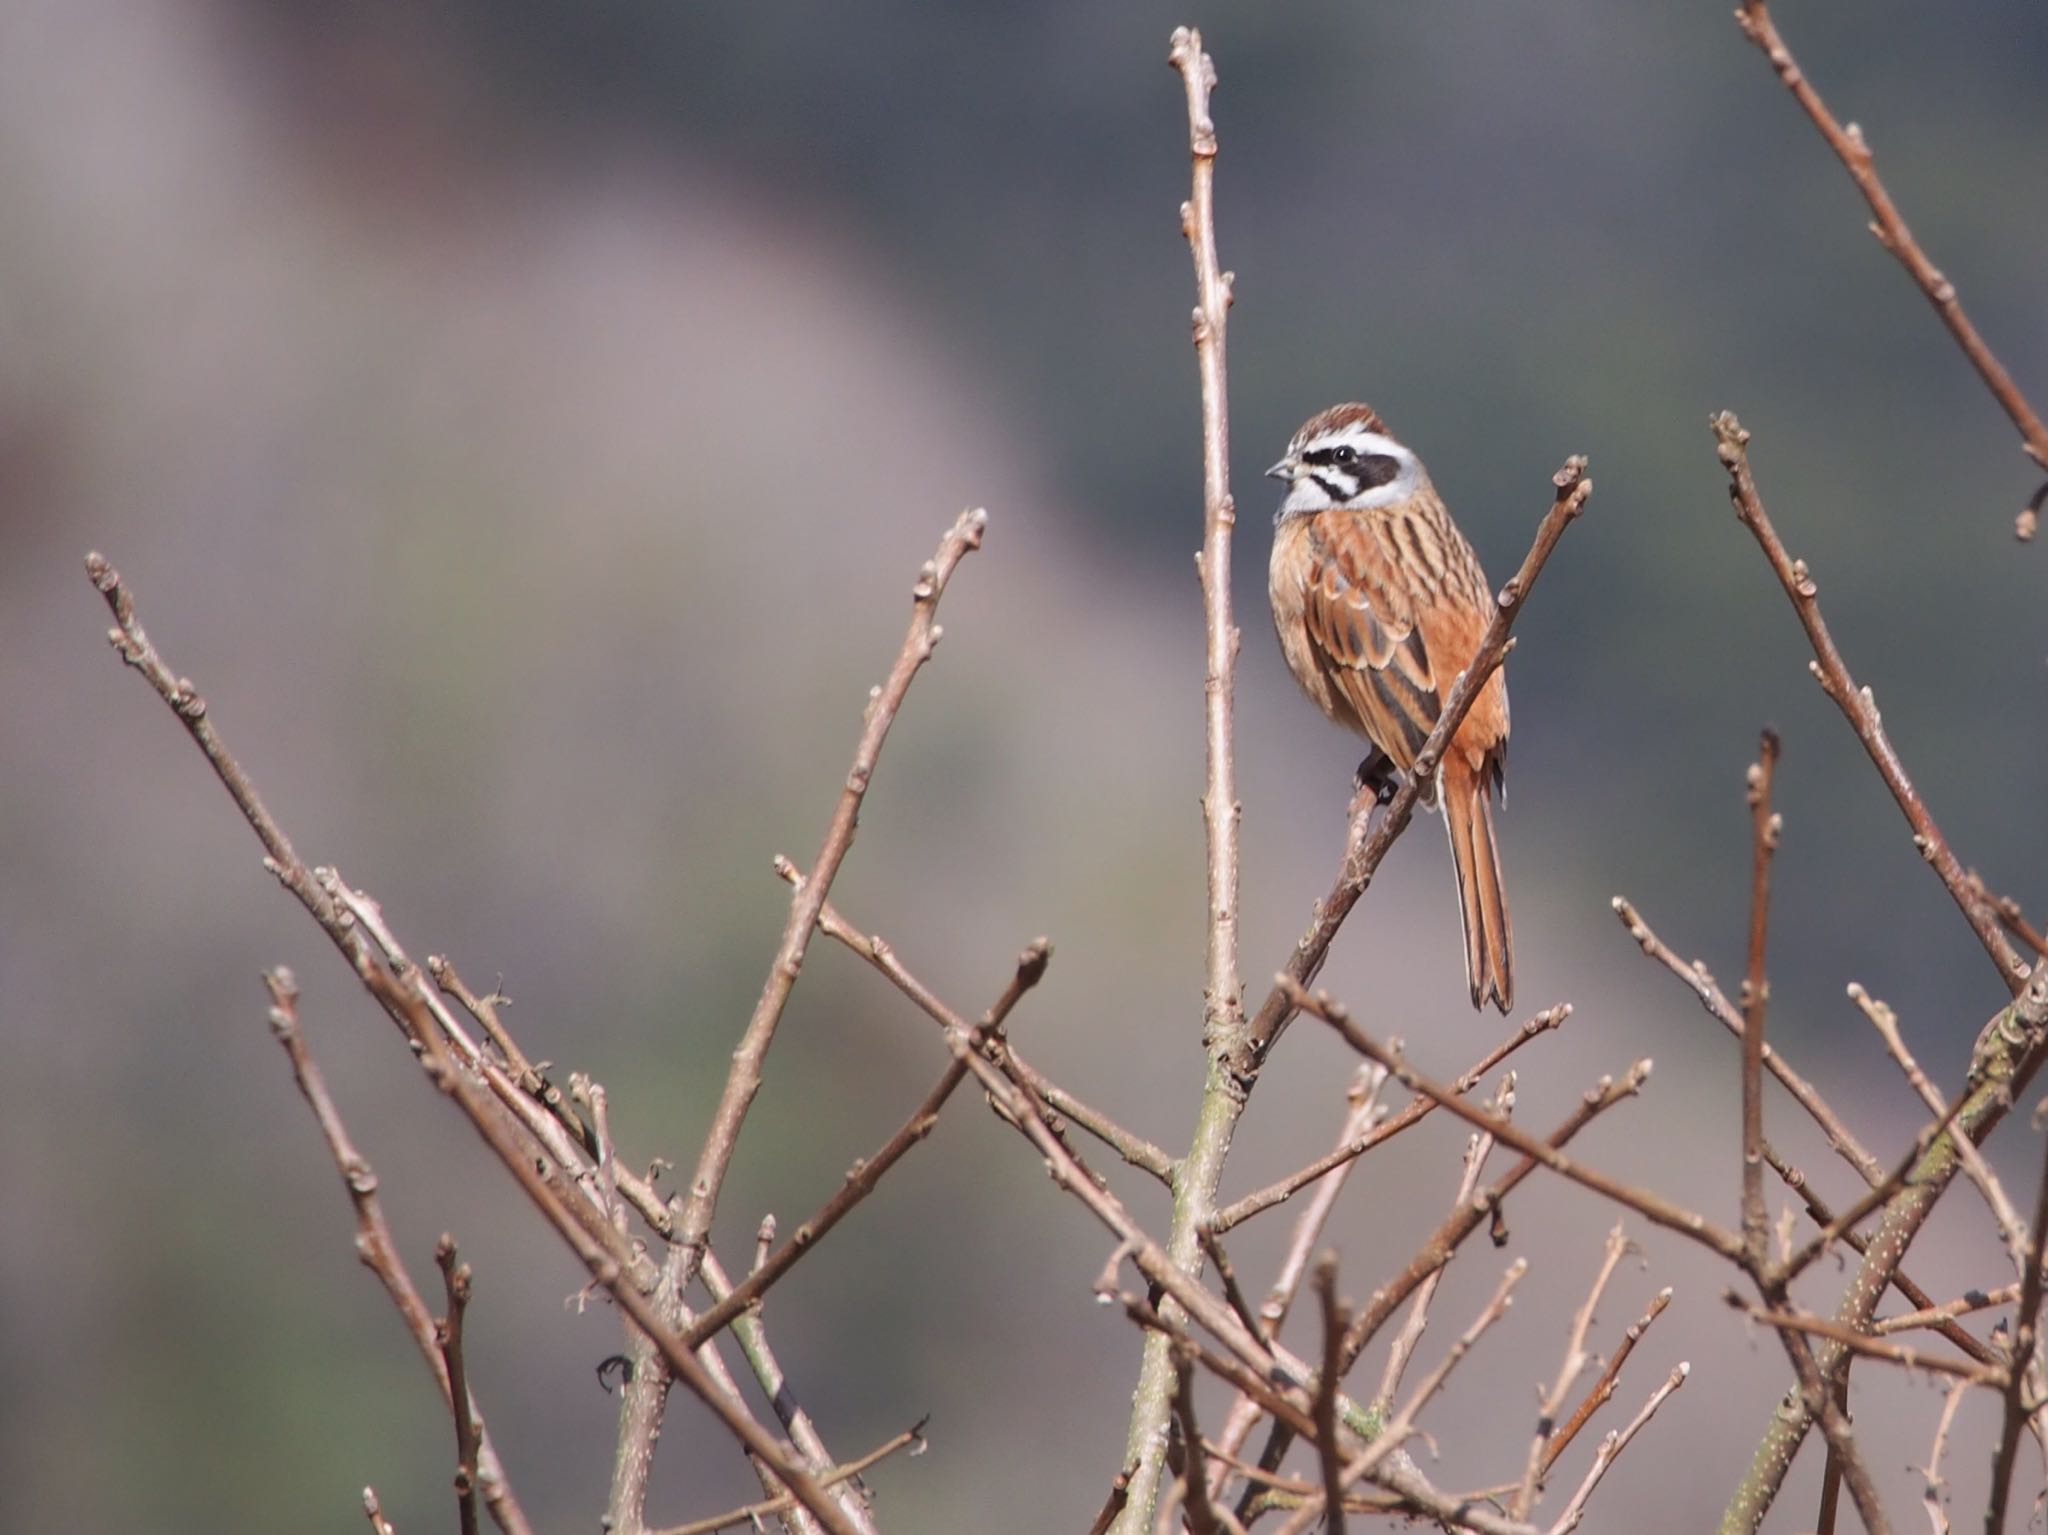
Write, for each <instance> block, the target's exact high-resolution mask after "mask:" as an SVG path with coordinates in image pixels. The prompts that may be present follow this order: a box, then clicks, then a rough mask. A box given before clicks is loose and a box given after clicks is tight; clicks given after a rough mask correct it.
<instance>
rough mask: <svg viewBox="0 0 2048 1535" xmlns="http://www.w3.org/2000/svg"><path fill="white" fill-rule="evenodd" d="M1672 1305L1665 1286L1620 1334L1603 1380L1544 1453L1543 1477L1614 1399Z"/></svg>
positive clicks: (1595, 1383) (1602, 1375)
mask: <svg viewBox="0 0 2048 1535" xmlns="http://www.w3.org/2000/svg"><path fill="white" fill-rule="evenodd" d="M1670 1304H1671V1287H1670V1286H1669V1285H1666V1286H1665V1287H1664V1288H1663V1289H1661V1290H1659V1291H1658V1292H1657V1293H1656V1295H1655V1296H1654V1297H1652V1299H1651V1301H1650V1308H1649V1310H1647V1311H1645V1312H1644V1313H1643V1314H1642V1315H1641V1316H1640V1317H1638V1318H1636V1320H1635V1321H1634V1322H1632V1323H1630V1324H1629V1329H1628V1331H1627V1332H1625V1333H1623V1334H1622V1335H1621V1342H1620V1343H1618V1344H1616V1345H1615V1348H1614V1353H1613V1354H1612V1355H1611V1356H1610V1357H1609V1358H1608V1361H1607V1368H1606V1369H1605V1370H1603V1371H1601V1373H1600V1379H1599V1380H1597V1381H1595V1382H1594V1384H1593V1389H1592V1390H1591V1391H1588V1392H1587V1393H1586V1395H1585V1399H1584V1400H1583V1401H1581V1402H1580V1403H1579V1405H1578V1406H1577V1407H1576V1408H1574V1409H1573V1410H1572V1415H1571V1416H1570V1417H1569V1418H1567V1419H1566V1420H1565V1424H1564V1427H1563V1428H1561V1429H1559V1430H1558V1431H1557V1436H1556V1437H1555V1438H1554V1439H1552V1440H1551V1441H1550V1448H1549V1449H1547V1450H1545V1451H1544V1452H1543V1471H1542V1477H1544V1478H1547V1477H1548V1476H1549V1475H1550V1470H1551V1467H1553V1466H1555V1465H1556V1464H1557V1462H1558V1459H1559V1458H1560V1457H1561V1456H1562V1455H1563V1454H1564V1452H1565V1451H1566V1450H1568V1449H1570V1448H1571V1443H1572V1441H1573V1440H1574V1439H1576V1438H1578V1437H1579V1430H1580V1429H1582V1428H1584V1427H1585V1426H1586V1424H1587V1422H1588V1420H1590V1419H1591V1418H1592V1416H1593V1414H1594V1413H1596V1412H1598V1411H1599V1410H1600V1409H1601V1408H1602V1407H1605V1406H1606V1405H1607V1403H1608V1402H1609V1401H1610V1400H1611V1399H1612V1398H1613V1396H1614V1388H1615V1385H1616V1383H1617V1382H1619V1381H1620V1379H1621V1367H1622V1366H1623V1365H1625V1364H1627V1363H1628V1356H1629V1355H1630V1354H1632V1353H1634V1352H1635V1346H1636V1344H1637V1343H1639V1342H1641V1341H1642V1336H1643V1334H1644V1333H1646V1332H1648V1331H1649V1330H1650V1324H1651V1323H1652V1322H1654V1321H1656V1320H1657V1318H1658V1317H1660V1316H1662V1315H1663V1314H1664V1308H1665V1307H1666V1306H1668V1305H1670Z"/></svg>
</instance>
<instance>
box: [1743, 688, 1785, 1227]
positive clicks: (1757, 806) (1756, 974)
mask: <svg viewBox="0 0 2048 1535" xmlns="http://www.w3.org/2000/svg"><path fill="white" fill-rule="evenodd" d="M1777 767H1778V732H1777V731H1775V730H1772V729H1770V728H1769V727H1768V726H1766V727H1765V729H1764V732H1763V737H1762V739H1761V741H1759V743H1758V746H1757V758H1756V761H1755V762H1754V763H1752V764H1751V765H1750V769H1749V816H1750V825H1751V839H1752V843H1753V852H1752V855H1751V872H1750V886H1749V969H1748V972H1747V973H1746V974H1745V975H1744V976H1743V979H1742V1236H1743V1240H1744V1241H1746V1242H1747V1243H1748V1244H1749V1259H1750V1262H1751V1263H1753V1264H1755V1265H1757V1266H1759V1267H1761V1266H1762V1265H1763V1263H1764V1262H1765V1261H1766V1260H1767V1259H1768V1257H1769V1243H1770V1218H1769V1216H1767V1215H1766V1214H1765V1212H1764V1006H1765V1003H1766V1001H1767V1000H1768V997H1769V995H1770V993H1769V988H1768V986H1767V984H1766V981H1765V978H1764V942H1765V939H1766V938H1767V937H1768V935H1769V932H1770V921H1771V855H1772V854H1773V853H1775V852H1776V851H1777V850H1778V834H1779V831H1780V830H1781V826H1782V819H1781V817H1779V816H1778V815H1777V814H1776V813H1775V812H1773V811H1772V809H1771V781H1772V779H1773V777H1774V775H1775V774H1776V772H1777Z"/></svg>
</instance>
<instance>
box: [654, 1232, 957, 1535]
mask: <svg viewBox="0 0 2048 1535" xmlns="http://www.w3.org/2000/svg"><path fill="white" fill-rule="evenodd" d="M768 1224H769V1223H768V1222H763V1225H764V1226H765V1225H768ZM697 1277H698V1278H699V1279H700V1280H701V1281H702V1282H703V1284H704V1288H705V1289H707V1290H709V1291H710V1292H711V1298H712V1300H713V1301H714V1302H717V1301H722V1300H724V1299H725V1298H726V1296H728V1295H729V1294H731V1293H732V1281H731V1280H730V1279H729V1278H727V1277H726V1272H725V1265H724V1264H722V1263H720V1262H719V1261H718V1253H717V1251H716V1250H715V1249H711V1248H707V1249H705V1252H704V1264H703V1267H702V1268H700V1269H699V1270H698V1271H697ZM692 1330H694V1329H692ZM732 1331H733V1336H734V1338H736V1339H737V1340H738V1342H739V1346H740V1353H741V1354H742V1355H743V1356H744V1357H745V1359H746V1361H747V1368H748V1370H749V1371H750V1372H751V1373H752V1374H753V1377H754V1380H755V1381H756V1382H757V1383H758V1384H759V1385H760V1387H761V1394H762V1395H763V1396H765V1397H766V1398H767V1399H768V1405H769V1406H770V1407H771V1408H773V1409H774V1412H775V1416H776V1418H777V1419H778V1420H779V1421H780V1422H781V1424H782V1426H783V1428H784V1429H785V1430H787V1431H788V1433H789V1442H790V1443H791V1444H793V1445H795V1446H796V1451H797V1454H799V1455H801V1456H802V1457H803V1462H804V1465H805V1466H807V1467H808V1468H809V1469H810V1472H811V1475H813V1476H815V1477H817V1478H818V1485H819V1486H821V1487H827V1486H831V1485H832V1484H831V1483H830V1481H829V1478H830V1477H831V1475H832V1470H833V1466H834V1461H833V1458H832V1452H831V1451H830V1450H828V1449H826V1448H825V1441H824V1438H823V1437H822V1436H821V1435H820V1434H819V1433H818V1427H817V1424H816V1423H815V1422H813V1421H812V1418H811V1415H810V1413H809V1412H808V1411H807V1410H806V1409H805V1408H804V1405H803V1403H802V1401H801V1400H800V1399H799V1398H798V1397H797V1394H796V1392H795V1390H794V1389H793V1388H792V1387H791V1385H790V1383H789V1377H788V1376H787V1375H786V1374H785V1373H784V1372H783V1368H782V1362H781V1361H780V1360H779V1359H777V1358H776V1357H775V1350H774V1349H773V1348H772V1347H770V1346H769V1343H768V1329H767V1327H766V1325H765V1324H764V1323H763V1321H762V1318H761V1309H760V1307H759V1306H758V1305H757V1306H753V1307H750V1308H748V1310H747V1311H746V1313H745V1314H744V1315H741V1316H739V1317H736V1318H735V1319H734V1320H733V1324H732ZM697 1356H698V1358H700V1359H705V1360H707V1361H708V1360H711V1359H715V1358H717V1350H716V1348H715V1347H713V1346H712V1345H711V1344H708V1343H707V1344H705V1345H704V1346H703V1347H701V1348H699V1349H698V1351H697ZM917 1426H918V1427H919V1428H922V1427H923V1426H924V1424H923V1422H922V1420H920V1422H919V1423H918V1425H917ZM771 1495H772V1489H771ZM832 1496H833V1499H834V1501H836V1502H837V1503H838V1504H839V1506H840V1508H841V1509H842V1510H844V1511H845V1514H846V1517H847V1519H848V1520H849V1521H851V1523H852V1524H853V1526H854V1528H855V1529H857V1530H859V1531H860V1535H878V1532H877V1530H876V1527H875V1521H874V1516H873V1513H872V1511H871V1510H870V1508H869V1507H868V1499H867V1493H866V1489H865V1488H863V1487H862V1486H861V1485H860V1484H859V1483H858V1482H854V1483H844V1482H842V1483H840V1484H839V1485H838V1486H837V1487H836V1488H834V1489H833V1493H832ZM792 1517H796V1518H799V1519H803V1518H808V1517H809V1516H808V1515H806V1514H805V1513H804V1511H803V1510H802V1509H795V1510H793V1511H792Z"/></svg>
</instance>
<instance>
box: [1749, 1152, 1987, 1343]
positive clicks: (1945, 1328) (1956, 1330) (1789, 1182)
mask: <svg viewBox="0 0 2048 1535" xmlns="http://www.w3.org/2000/svg"><path fill="white" fill-rule="evenodd" d="M1958 1149H1960V1148H1958ZM1764 1160H1765V1161H1766V1162H1768V1163H1769V1164H1770V1166H1771V1168H1772V1170H1773V1171H1775V1172H1776V1173H1777V1174H1778V1176H1779V1177H1780V1178H1782V1179H1784V1181H1785V1186H1786V1187H1787V1188H1789V1189H1791V1190H1792V1191H1793V1192H1794V1193H1795V1194H1797V1195H1798V1196H1799V1197H1800V1200H1801V1201H1802V1202H1803V1203H1804V1204H1805V1206H1806V1213H1807V1214H1808V1215H1810V1216H1811V1217H1813V1220H1814V1223H1815V1224H1816V1225H1820V1226H1832V1225H1834V1223H1835V1212H1834V1210H1833V1209H1832V1208H1831V1207H1830V1206H1829V1204H1828V1203H1827V1201H1826V1200H1824V1199H1822V1198H1821V1197H1820V1196H1819V1195H1818V1194H1816V1193H1814V1191H1813V1188H1812V1185H1811V1184H1810V1183H1808V1181H1807V1178H1806V1175H1805V1174H1804V1173H1802V1172H1801V1171H1800V1170H1799V1169H1798V1168H1796V1167H1794V1166H1792V1165H1791V1164H1790V1163H1788V1162H1786V1161H1785V1159H1784V1158H1783V1157H1781V1156H1779V1155H1778V1154H1777V1152H1776V1151H1775V1150H1774V1149H1773V1148H1772V1146H1771V1144H1770V1142H1768V1141H1766V1142H1765V1143H1764ZM1842 1241H1843V1242H1844V1243H1845V1244H1847V1245H1848V1246H1849V1247H1850V1248H1851V1249H1853V1250H1854V1251H1855V1252H1857V1253H1858V1254H1864V1253H1867V1252H1868V1251H1869V1247H1870V1243H1869V1241H1868V1240H1867V1239H1865V1238H1864V1237H1863V1236H1861V1235H1859V1234H1858V1233H1856V1232H1854V1231H1844V1232H1843V1233H1842ZM1787 1256H1790V1254H1789V1253H1788V1254H1787ZM1888 1278H1889V1280H1890V1283H1891V1286H1892V1288H1893V1289H1895V1290H1897V1291H1898V1292H1899V1293H1900V1294H1901V1295H1903V1296H1905V1297H1906V1299H1907V1300H1908V1301H1910V1302H1911V1303H1912V1304H1913V1305H1915V1306H1917V1307H1919V1308H1921V1309H1922V1310H1923V1311H1925V1310H1928V1309H1930V1308H1932V1307H1933V1306H1934V1297H1933V1296H1931V1295H1929V1294H1928V1293H1927V1292H1926V1291H1925V1290H1923V1289H1921V1288H1920V1286H1919V1285H1918V1284H1916V1283H1915V1282H1914V1280H1913V1278H1912V1276H1911V1275H1909V1274H1908V1273H1907V1272H1906V1271H1905V1269H1904V1268H1903V1267H1895V1268H1894V1269H1893V1270H1892V1271H1891V1273H1890V1275H1889V1276H1888ZM2013 1293H2014V1294H2015V1295H2017V1294H2018V1293H2019V1292H2018V1290H2017V1289H2015V1290H2014V1292H2013ZM1958 1314H1960V1313H1958ZM1929 1325H1932V1326H1933V1327H1934V1328H1935V1329H1936V1330H1937V1331H1939V1332H1940V1333H1941V1335H1942V1336H1943V1337H1944V1338H1946V1339H1948V1341H1949V1342H1951V1343H1953V1344H1954V1345H1955V1346H1956V1347H1957V1348H1959V1349H1961V1350H1962V1351H1963V1352H1964V1353H1966V1354H1968V1355H1969V1356H1970V1357H1971V1358H1972V1359H1974V1360H1976V1361H1977V1363H1979V1364H1996V1363H1997V1362H1998V1359H1997V1356H1996V1355H1994V1354H1993V1353H1992V1352H1991V1350H1990V1349H1989V1348H1987V1347H1985V1345H1984V1344H1983V1343H1982V1342H1980V1341H1979V1340H1978V1339H1977V1338H1976V1337H1974V1336H1972V1335H1971V1334H1970V1333H1969V1332H1967V1331H1965V1330H1964V1329H1963V1328H1961V1327H1959V1326H1957V1325H1956V1323H1955V1322H1953V1321H1951V1320H1949V1319H1948V1318H1946V1317H1942V1318H1934V1319H1930V1324H1929ZM1884 1330H1885V1324H1883V1323H1878V1324H1875V1326H1874V1327H1873V1331H1877V1332H1883V1331H1884Z"/></svg>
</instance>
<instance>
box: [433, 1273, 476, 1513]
mask: <svg viewBox="0 0 2048 1535" xmlns="http://www.w3.org/2000/svg"><path fill="white" fill-rule="evenodd" d="M434 1261H435V1262H436V1263H438V1264H439V1265H440V1266H441V1279H442V1282H443V1284H444V1285H445V1286H446V1288H447V1291H448V1312H447V1315H446V1316H445V1317H443V1318H442V1321H441V1325H440V1327H439V1328H438V1329H436V1333H437V1336H438V1337H439V1339H440V1343H441V1357H442V1358H443V1359H444V1360H446V1361H447V1363H448V1386H449V1389H450V1391H452V1392H453V1393H454V1398H455V1409H454V1416H455V1502H456V1512H457V1514H458V1515H459V1518H460V1522H461V1528H462V1535H477V1523H476V1440H477V1425H476V1419H475V1418H474V1417H473V1416H471V1413H470V1400H469V1373H468V1371H467V1369H466V1368H465V1366H464V1364H463V1359H462V1314H463V1312H464V1311H465V1310H467V1309H468V1306H469V1289H470V1272H469V1265H468V1264H467V1263H464V1262H462V1261H461V1260H460V1259H459V1258H458V1257H457V1256H456V1253H455V1238H453V1237H451V1236H449V1235H448V1234H447V1233H446V1232H443V1233H442V1234H441V1240H440V1242H439V1243H438V1244H437V1245H436V1246H435V1248H434Z"/></svg>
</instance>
